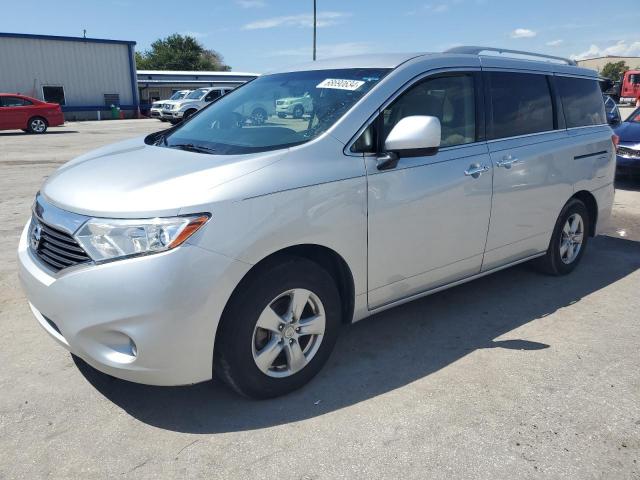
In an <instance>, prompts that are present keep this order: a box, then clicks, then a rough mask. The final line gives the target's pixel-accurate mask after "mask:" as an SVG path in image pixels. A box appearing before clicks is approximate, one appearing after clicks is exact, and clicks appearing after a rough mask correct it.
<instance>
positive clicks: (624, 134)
mask: <svg viewBox="0 0 640 480" xmlns="http://www.w3.org/2000/svg"><path fill="white" fill-rule="evenodd" d="M615 133H616V135H618V137H619V138H620V140H619V142H618V147H617V148H616V163H617V173H618V175H640V108H636V109H635V110H634V111H633V113H632V114H631V115H629V117H628V118H627V119H626V120H625V121H624V122H622V123H621V124H620V125H619V126H618V127H617V128H616V129H615Z"/></svg>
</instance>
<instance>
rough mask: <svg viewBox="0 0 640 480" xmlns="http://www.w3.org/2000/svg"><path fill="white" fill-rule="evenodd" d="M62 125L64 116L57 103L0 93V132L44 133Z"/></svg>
mask: <svg viewBox="0 0 640 480" xmlns="http://www.w3.org/2000/svg"><path fill="white" fill-rule="evenodd" d="M63 123H64V115H63V114H62V109H61V108H60V105H58V104H57V103H47V102H43V101H42V100H38V99H37V98H32V97H27V96H25V95H19V94H15V93H0V130H18V129H19V130H22V131H24V132H27V133H44V132H46V131H47V128H49V127H57V126H59V125H62V124H63Z"/></svg>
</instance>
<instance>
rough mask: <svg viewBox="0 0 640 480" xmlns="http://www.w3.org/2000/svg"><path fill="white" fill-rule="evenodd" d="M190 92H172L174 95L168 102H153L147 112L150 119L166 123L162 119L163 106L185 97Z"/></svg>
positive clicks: (164, 119)
mask: <svg viewBox="0 0 640 480" xmlns="http://www.w3.org/2000/svg"><path fill="white" fill-rule="evenodd" d="M190 92H191V90H178V91H177V92H174V94H173V95H171V97H170V98H169V99H168V100H158V101H157V102H153V103H152V104H151V109H150V110H149V114H150V115H151V118H157V119H159V120H162V121H163V122H166V121H167V120H168V119H166V118H163V117H162V109H163V108H164V106H165V105H166V104H171V103H173V102H174V101H176V100H180V99H181V98H184V97H186V96H187V95H188V94H189V93H190Z"/></svg>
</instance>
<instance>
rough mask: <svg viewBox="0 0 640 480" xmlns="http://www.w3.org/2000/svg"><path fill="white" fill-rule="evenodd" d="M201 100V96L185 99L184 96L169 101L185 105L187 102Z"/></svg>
mask: <svg viewBox="0 0 640 480" xmlns="http://www.w3.org/2000/svg"><path fill="white" fill-rule="evenodd" d="M202 100H203V99H202V98H201V99H197V98H189V99H186V98H183V99H181V100H173V101H171V102H170V103H175V104H177V105H180V106H182V105H186V104H187V103H197V102H201V101H202Z"/></svg>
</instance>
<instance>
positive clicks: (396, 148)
mask: <svg viewBox="0 0 640 480" xmlns="http://www.w3.org/2000/svg"><path fill="white" fill-rule="evenodd" d="M440 136H441V127H440V120H439V119H438V118H437V117H430V116H427V115H413V116H410V117H404V118H403V119H402V120H400V121H399V122H398V123H396V125H395V126H394V127H393V129H391V132H389V135H388V136H387V139H386V140H385V142H384V149H385V154H384V155H382V156H380V157H379V158H378V170H387V169H389V168H394V167H395V166H396V165H397V164H398V160H399V159H400V157H422V156H426V155H434V154H435V153H437V151H438V148H440Z"/></svg>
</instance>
